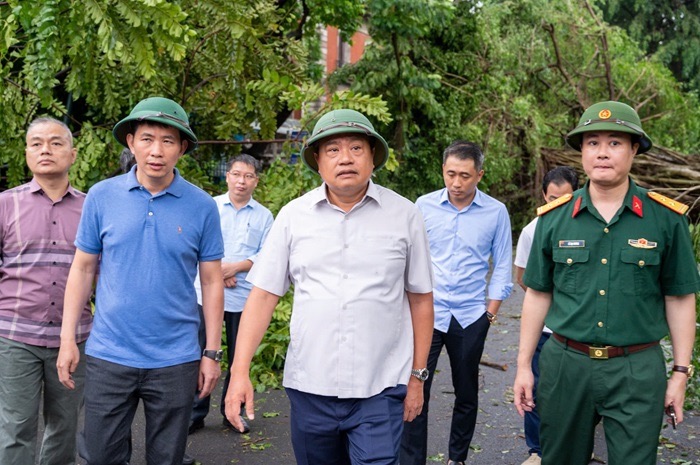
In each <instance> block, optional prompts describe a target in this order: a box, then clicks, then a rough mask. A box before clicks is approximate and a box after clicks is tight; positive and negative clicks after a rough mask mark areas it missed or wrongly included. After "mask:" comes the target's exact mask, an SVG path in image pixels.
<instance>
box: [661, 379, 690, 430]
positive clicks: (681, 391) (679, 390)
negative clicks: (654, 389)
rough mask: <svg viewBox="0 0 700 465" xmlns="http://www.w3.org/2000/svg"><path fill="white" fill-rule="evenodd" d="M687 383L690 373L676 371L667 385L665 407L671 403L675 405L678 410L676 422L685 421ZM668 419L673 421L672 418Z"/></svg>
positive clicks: (674, 408) (674, 407) (675, 409)
mask: <svg viewBox="0 0 700 465" xmlns="http://www.w3.org/2000/svg"><path fill="white" fill-rule="evenodd" d="M687 384H688V375H686V374H685V373H679V372H675V371H674V372H673V373H672V374H671V377H670V378H669V379H668V384H667V385H666V397H665V398H664V407H665V408H668V406H669V405H673V410H674V411H675V412H676V423H682V422H683V403H684V402H685V388H686V386H687ZM667 421H668V422H669V423H671V419H670V418H669V419H668V420H667Z"/></svg>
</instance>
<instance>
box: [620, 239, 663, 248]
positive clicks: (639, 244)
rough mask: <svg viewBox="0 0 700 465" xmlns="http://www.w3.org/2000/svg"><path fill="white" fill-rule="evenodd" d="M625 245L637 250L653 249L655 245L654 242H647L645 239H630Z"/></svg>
mask: <svg viewBox="0 0 700 465" xmlns="http://www.w3.org/2000/svg"><path fill="white" fill-rule="evenodd" d="M627 243H628V244H629V245H631V246H632V247H636V248H638V249H655V248H656V245H657V244H656V242H652V241H648V240H646V239H630V240H628V241H627Z"/></svg>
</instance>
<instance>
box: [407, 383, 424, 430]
mask: <svg viewBox="0 0 700 465" xmlns="http://www.w3.org/2000/svg"><path fill="white" fill-rule="evenodd" d="M422 411H423V383H422V382H421V381H419V380H418V379H416V378H414V377H413V376H411V379H410V380H409V381H408V388H407V391H406V399H404V401H403V421H413V420H414V419H415V418H416V417H417V416H418V415H420V413H421V412H422Z"/></svg>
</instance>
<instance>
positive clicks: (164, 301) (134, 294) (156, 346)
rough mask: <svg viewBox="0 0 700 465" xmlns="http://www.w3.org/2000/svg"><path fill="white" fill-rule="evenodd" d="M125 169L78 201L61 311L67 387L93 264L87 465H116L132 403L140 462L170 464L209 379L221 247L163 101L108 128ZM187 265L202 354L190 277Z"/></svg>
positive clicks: (189, 145) (214, 373)
mask: <svg viewBox="0 0 700 465" xmlns="http://www.w3.org/2000/svg"><path fill="white" fill-rule="evenodd" d="M113 134H114V137H115V138H116V139H117V141H118V142H119V143H120V144H122V145H124V146H125V147H128V148H129V149H130V150H131V152H132V153H133V154H134V159H135V160H136V165H135V166H134V167H132V168H131V170H130V171H129V172H128V173H126V174H124V175H121V176H117V177H115V178H111V179H108V180H105V181H102V182H100V183H97V184H95V185H94V186H93V187H92V188H91V189H90V191H89V193H88V195H87V197H86V199H85V205H84V208H83V213H82V217H81V220H80V225H79V227H78V232H77V235H76V240H75V245H76V248H77V250H76V254H75V258H74V260H73V266H72V267H71V271H70V274H69V276H68V283H67V285H66V296H65V302H64V317H63V325H62V328H61V346H60V351H59V355H58V361H57V363H56V365H57V367H58V374H59V379H60V381H61V382H62V383H63V384H64V385H65V386H66V387H68V388H69V389H73V388H75V380H74V379H73V373H74V370H75V369H76V366H77V364H78V360H79V359H80V354H79V352H78V350H77V346H76V344H75V341H76V336H75V334H76V326H77V323H78V316H79V314H80V310H81V308H82V307H83V305H84V304H85V302H86V301H87V299H88V298H89V296H90V293H91V291H92V285H93V281H94V279H95V275H96V272H97V268H98V265H99V272H100V278H99V280H98V281H97V291H96V301H95V320H94V327H93V332H92V333H91V335H90V338H89V339H88V342H87V345H86V349H85V355H86V361H87V365H86V366H87V369H86V381H85V428H84V431H83V436H84V440H83V441H81V445H80V455H81V456H82V457H83V458H85V459H86V461H87V463H88V464H89V465H95V464H104V463H126V462H127V461H128V458H129V455H130V448H129V438H130V435H131V422H132V420H133V418H134V414H135V412H136V408H137V406H138V402H139V399H140V400H141V401H142V402H143V404H144V412H145V417H146V455H147V457H148V463H158V464H179V463H182V462H183V457H184V453H185V446H186V439H187V426H188V424H189V420H190V415H191V413H192V396H193V395H194V393H195V391H197V390H198V391H199V393H200V395H201V396H202V397H205V396H208V395H209V393H211V391H212V389H213V388H214V386H215V385H216V382H217V380H218V378H219V375H220V371H221V370H220V368H219V361H220V360H221V351H220V350H219V349H220V345H221V326H222V318H223V294H224V293H223V287H224V280H223V277H222V273H221V258H222V257H223V256H224V246H223V240H222V237H221V226H220V222H219V213H218V211H217V209H216V203H215V202H214V200H213V199H212V198H211V197H210V196H209V195H208V194H207V193H205V192H204V191H202V190H201V189H199V188H197V187H195V186H193V185H192V184H190V183H188V182H187V181H185V180H184V179H183V178H182V177H181V176H180V173H179V172H178V170H177V169H175V165H176V164H177V162H178V160H179V159H180V157H182V156H183V155H184V154H185V153H188V152H191V151H192V150H194V149H195V148H196V147H197V137H196V136H195V135H194V132H193V131H192V129H191V128H190V126H189V120H188V117H187V114H186V113H185V111H184V110H183V109H182V107H181V106H180V105H178V104H177V103H175V102H173V101H172V100H169V99H165V98H160V97H154V98H148V99H145V100H142V101H141V102H139V103H138V104H137V105H136V106H135V107H134V109H133V110H132V111H131V113H130V114H129V116H128V117H126V118H124V119H123V120H121V121H120V122H119V123H117V125H116V126H115V127H114V130H113ZM198 267H199V276H200V281H201V288H202V308H203V315H204V323H205V326H206V344H205V350H204V352H202V350H201V349H200V346H199V343H198V341H197V331H198V328H199V324H200V318H199V315H198V313H197V296H196V293H195V289H194V284H193V283H194V279H195V276H196V275H197V268H198Z"/></svg>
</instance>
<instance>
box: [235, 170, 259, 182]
mask: <svg viewBox="0 0 700 465" xmlns="http://www.w3.org/2000/svg"><path fill="white" fill-rule="evenodd" d="M228 174H230V175H231V177H232V178H233V179H238V178H243V180H244V181H246V182H249V181H252V180H253V179H255V178H257V176H256V175H254V174H252V173H239V172H238V171H229V172H228Z"/></svg>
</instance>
